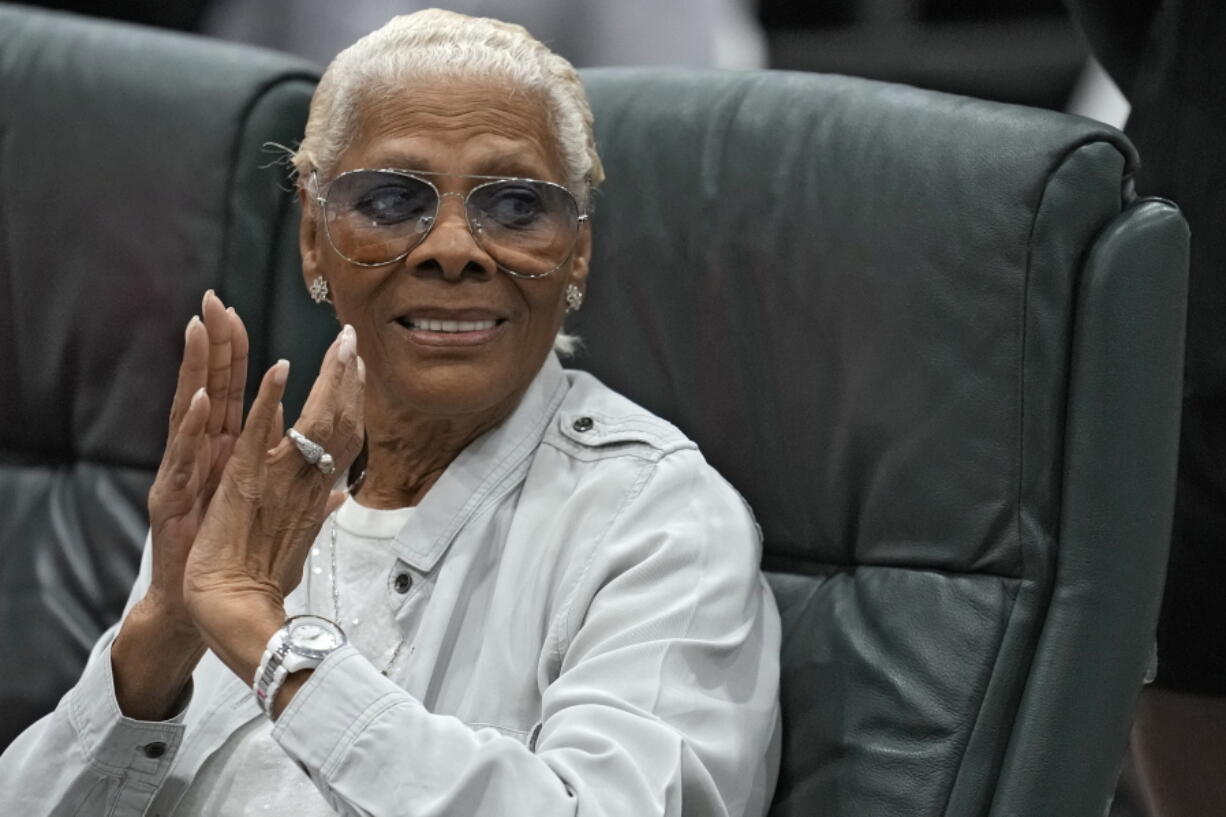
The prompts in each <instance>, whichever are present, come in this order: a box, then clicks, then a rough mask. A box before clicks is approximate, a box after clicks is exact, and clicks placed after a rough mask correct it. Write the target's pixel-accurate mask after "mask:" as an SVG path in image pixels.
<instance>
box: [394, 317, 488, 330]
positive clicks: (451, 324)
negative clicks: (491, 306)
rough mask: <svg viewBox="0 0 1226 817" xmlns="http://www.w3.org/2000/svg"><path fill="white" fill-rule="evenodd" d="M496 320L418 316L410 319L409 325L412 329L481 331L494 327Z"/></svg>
mask: <svg viewBox="0 0 1226 817" xmlns="http://www.w3.org/2000/svg"><path fill="white" fill-rule="evenodd" d="M494 324H495V321H492V320H485V321H436V320H430V319H422V318H418V319H415V320H411V321H409V327H410V328H412V329H421V330H424V331H427V332H481V331H484V330H486V329H493V328H494Z"/></svg>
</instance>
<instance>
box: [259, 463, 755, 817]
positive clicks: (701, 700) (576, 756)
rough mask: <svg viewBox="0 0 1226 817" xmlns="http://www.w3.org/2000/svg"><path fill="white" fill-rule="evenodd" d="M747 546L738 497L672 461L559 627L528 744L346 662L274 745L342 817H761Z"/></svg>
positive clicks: (347, 657) (328, 668) (609, 543)
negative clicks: (447, 712) (550, 674)
mask: <svg viewBox="0 0 1226 817" xmlns="http://www.w3.org/2000/svg"><path fill="white" fill-rule="evenodd" d="M562 512H566V511H565V510H563V511H562ZM576 512H582V511H581V509H579V510H577V511H576ZM758 547H759V542H758V536H757V532H756V528H755V525H754V523H753V520H752V517H751V516H750V514H749V511H748V509H747V508H746V506H745V505H744V503H743V501H742V500H741V499H740V497H739V496H738V495H737V494H736V493H735V491H733V490H732V489H731V488H730V487H729V486H728V485H727V483H725V482H724V481H723V480H722V479H721V478H720V477H719V476H718V475H717V474H716V473H715V472H714V471H713V470H712V469H711V468H709V467H708V466H707V465H706V464H705V462H704V461H703V460H702V458H701V456H700V455H699V454H698V453H697V452H696V451H693V450H684V451H678V452H674V453H672V454H669V455H667V456H665V457H664V458H663V459H661V460H660V461H659V462H658V463H657V464H656V465H655V466H654V467H653V469H652V471H651V473H650V474H649V475H648V476H646V477H645V478H643V479H641V480H639V481H638V482H637V483H636V484H635V486H634V487H633V488H631V489H630V491H629V493H628V494H627V495H626V496H625V497H624V498H623V500H622V501H621V503H620V506H619V508H618V509H617V511H616V512H615V513H614V515H613V518H612V522H611V524H610V525H609V527H608V528H607V529H606V533H605V535H604V536H603V537H602V539H601V541H599V542H595V543H594V547H593V548H592V550H591V551H590V552H591V554H592V556H591V558H590V559H589V561H588V563H587V566H586V568H585V570H584V571H583V575H582V577H581V578H580V579H579V581H578V582H577V583H576V584H575V585H574V592H573V593H572V601H571V602H570V603H569V604H568V605H565V606H564V607H563V608H562V609H561V611H560V612H559V613H558V614H557V616H558V617H560V618H562V619H564V621H565V622H566V623H564V624H563V625H562V626H561V627H560V628H559V631H560V632H562V633H564V634H565V635H564V636H563V637H562V638H561V639H560V640H559V643H557V644H556V645H554V646H555V647H556V649H557V650H558V653H559V658H560V662H559V664H558V666H559V668H560V669H559V671H558V673H557V677H556V678H555V679H553V680H552V681H551V682H550V683H549V685H548V686H547V688H546V689H545V690H544V693H543V704H542V716H541V724H540V727H539V735H537V736H536V737H535V740H534V741H532V742H530V743H529V745H524V743H521V742H520V741H518V740H516V739H514V738H511V737H508V736H505V735H502V734H499V733H497V732H495V731H493V730H488V729H473V728H471V727H469V726H468V725H466V724H464V723H462V722H461V721H459V720H457V719H455V718H452V717H450V716H444V715H436V714H432V713H431V712H429V711H427V710H426V709H425V708H424V707H423V706H422V705H421V704H420V703H419V702H418V701H417V700H416V699H414V698H413V697H412V696H410V695H409V694H408V693H407V692H405V691H404V690H402V689H400V688H399V687H398V686H397V685H396V684H395V683H394V682H392V681H390V680H388V679H387V678H384V677H383V676H382V675H381V674H380V673H379V672H378V671H377V670H376V669H375V668H374V667H373V666H372V665H371V664H370V663H369V662H368V661H367V660H366V659H364V658H363V657H362V656H361V655H360V654H359V653H358V652H357V651H356V650H354V649H353V648H352V647H346V648H343V649H342V650H338V651H337V652H336V653H334V654H333V655H331V656H329V657H328V659H327V660H325V661H324V663H323V664H321V665H320V667H319V668H318V669H317V670H316V671H315V673H314V674H313V676H312V677H311V678H310V679H309V680H308V681H307V683H306V684H304V685H303V687H302V688H301V690H300V691H299V692H298V694H297V695H296V696H295V697H294V700H293V701H292V702H291V703H290V705H289V706H288V707H287V708H286V710H285V711H284V712H283V713H282V715H281V717H280V719H279V720H278V722H277V724H276V727H275V729H274V730H273V737H274V739H276V740H277V741H278V742H279V743H280V744H281V746H282V747H283V748H284V749H285V750H286V751H287V752H288V753H289V754H290V755H291V756H292V757H293V758H295V759H296V760H297V761H298V762H299V764H300V765H301V766H302V767H303V769H304V770H306V772H307V773H308V774H309V775H310V776H311V778H312V779H313V780H314V782H315V784H316V786H317V787H318V788H319V789H320V791H321V792H323V794H324V796H325V797H326V798H327V799H328V800H329V802H330V803H331V804H332V806H333V808H335V809H337V811H338V812H340V813H342V814H345V815H372V816H374V817H383V816H384V815H388V816H389V817H390V815H393V814H414V815H419V816H420V817H442V815H447V817H477V815H486V814H502V815H524V817H529V815H531V817H552V816H553V815H585V816H586V817H603V816H604V815H626V814H633V815H636V817H637V816H638V815H643V816H644V817H645V816H646V815H671V816H673V817H678V816H679V815H704V817H706V816H707V815H710V816H712V817H714V816H716V815H738V817H739V815H755V816H756V815H761V814H764V813H765V810H766V807H767V805H768V803H769V800H770V796H771V790H772V788H773V783H774V777H773V776H774V772H775V769H776V768H777V748H778V745H777V741H778V717H779V713H778V704H777V697H778V679H779V666H778V662H779V620H778V612H777V610H776V609H775V605H774V600H773V598H772V597H771V595H770V591H769V589H768V588H767V586H766V583H765V581H764V580H763V578H762V576H761V573H760V571H759V566H758V559H759V552H758ZM551 648H552V647H551Z"/></svg>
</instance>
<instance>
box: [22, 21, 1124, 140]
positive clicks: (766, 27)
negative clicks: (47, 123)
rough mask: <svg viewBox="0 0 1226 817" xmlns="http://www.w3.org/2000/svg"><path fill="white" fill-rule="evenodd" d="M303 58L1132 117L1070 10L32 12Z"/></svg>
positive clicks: (1110, 119) (1120, 119)
mask: <svg viewBox="0 0 1226 817" xmlns="http://www.w3.org/2000/svg"><path fill="white" fill-rule="evenodd" d="M31 5H41V6H45V7H49V8H58V9H65V10H70V11H75V12H79V13H84V14H91V15H96V16H103V17H111V18H116V19H122V20H129V21H133V22H140V23H145V24H149V25H155V26H163V27H167V28H174V29H179V30H183V31H195V32H200V33H204V34H209V35H211V36H216V37H222V38H225V39H229V40H237V41H241V42H248V43H254V44H258V45H263V46H267V47H269V48H275V49H278V50H281V51H288V52H290V53H295V54H299V55H301V56H304V57H306V58H308V59H311V60H313V61H315V62H317V63H319V64H321V65H323V64H327V62H328V61H329V60H330V59H331V58H332V56H333V55H335V54H336V52H337V51H338V50H340V49H341V48H343V47H344V46H346V45H348V44H349V43H351V42H353V41H354V40H355V39H357V38H358V37H359V36H361V35H362V34H365V33H366V32H368V31H371V30H373V29H375V28H377V27H378V26H380V25H382V23H383V22H385V21H386V20H387V18H388V17H390V16H391V15H393V14H397V13H406V12H411V11H415V10H417V9H419V8H425V7H428V6H442V7H445V8H450V9H453V10H455V11H461V12H464V13H467V14H479V15H485V16H492V17H498V18H500V19H504V20H508V21H511V22H518V23H521V24H523V25H525V26H526V27H527V28H528V29H529V30H530V31H532V33H533V34H535V35H536V36H537V37H539V38H540V39H542V40H544V41H545V42H546V43H548V44H549V45H550V47H551V48H553V49H554V50H556V51H558V52H559V53H561V54H563V55H564V56H566V57H567V58H568V59H570V60H571V61H572V62H573V63H574V64H575V65H576V66H579V67H584V66H593V65H689V66H719V67H727V68H751V67H771V68H782V69H791V70H799V71H821V72H829V73H839V74H851V75H855V76H863V77H870V78H874V79H882V80H889V81H893V82H905V83H908V84H911V85H917V86H920V87H923V88H931V89H934V90H940V91H950V92H954V93H960V94H966V95H969V96H975V97H979V98H982V99H994V100H999V101H1003V102H1014V103H1020V104H1025V105H1033V106H1036V107H1042V108H1050V109H1054V110H1072V111H1074V112H1077V113H1082V114H1085V115H1090V116H1093V117H1095V118H1097V119H1102V120H1103V121H1107V122H1109V123H1111V124H1114V125H1120V124H1122V123H1123V121H1124V117H1125V115H1126V112H1127V107H1126V105H1125V104H1124V102H1123V98H1122V97H1121V96H1120V95H1119V94H1118V92H1117V91H1115V90H1114V86H1113V85H1111V83H1110V80H1109V79H1107V76H1106V74H1105V73H1103V72H1102V71H1101V70H1100V69H1098V68H1097V66H1096V64H1095V63H1093V61H1092V60H1091V59H1090V57H1089V50H1088V48H1087V46H1086V44H1085V41H1084V39H1083V38H1082V37H1081V36H1080V34H1079V33H1078V31H1077V30H1076V28H1075V27H1074V25H1073V23H1072V21H1071V20H1070V18H1069V14H1068V12H1067V10H1066V8H1065V7H1064V5H1063V4H1062V2H1061V0H810V2H797V0H434V2H425V1H423V0H348V2H345V3H337V2H333V0H109V1H108V0H51V2H41V3H31Z"/></svg>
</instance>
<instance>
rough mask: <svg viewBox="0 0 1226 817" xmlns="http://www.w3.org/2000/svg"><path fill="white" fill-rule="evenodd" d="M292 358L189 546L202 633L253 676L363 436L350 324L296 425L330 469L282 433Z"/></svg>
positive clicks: (192, 601)
mask: <svg viewBox="0 0 1226 817" xmlns="http://www.w3.org/2000/svg"><path fill="white" fill-rule="evenodd" d="M288 370H289V364H288V363H287V362H286V361H280V362H279V363H277V364H276V365H274V366H273V367H272V368H271V369H269V370H268V372H267V373H266V374H265V376H264V379H263V382H262V383H261V384H260V391H259V394H258V395H257V396H256V399H255V402H254V403H253V404H252V407H251V412H250V414H249V415H248V417H247V423H246V426H245V427H244V429H243V431H242V434H241V436H240V437H239V439H238V442H237V444H236V445H235V447H234V453H233V456H231V458H230V461H229V464H228V465H227V467H226V469H225V473H224V474H223V475H222V478H221V482H220V484H219V485H218V487H217V492H216V494H215V495H214V497H213V500H212V502H211V503H210V505H209V508H208V512H207V514H206V515H205V518H204V522H203V524H202V525H201V526H200V531H199V533H198V534H197V536H196V541H195V543H194V545H193V546H192V548H191V552H190V553H189V554H188V558H187V564H186V568H185V571H184V584H183V596H184V601H185V604H186V607H187V609H188V611H189V612H190V614H191V616H192V620H193V621H194V622H195V624H196V626H197V627H198V628H199V630H200V633H201V635H202V637H203V638H204V640H205V643H206V644H207V645H208V647H209V648H210V649H212V650H213V651H214V652H215V653H216V654H217V655H218V657H220V658H221V659H222V661H224V662H225V663H226V664H227V665H228V666H229V667H230V668H231V669H232V670H234V671H235V672H236V673H237V674H238V675H239V676H240V677H241V678H242V679H243V680H244V681H246V682H248V683H250V682H251V681H252V678H253V676H254V674H255V668H256V666H257V664H258V663H259V658H260V655H261V654H262V653H263V650H264V646H265V644H266V643H267V641H268V638H269V637H270V636H271V635H272V633H273V632H274V631H276V630H277V629H278V628H279V627H280V626H281V624H282V623H284V620H285V610H284V599H285V596H286V594H288V593H289V592H290V591H291V590H293V588H294V587H296V586H297V585H298V582H299V581H300V580H301V578H302V567H303V563H304V561H305V560H306V555H307V552H308V550H309V549H310V547H311V544H312V542H313V541H314V540H315V537H316V535H317V534H318V532H319V528H320V526H321V525H322V523H323V520H324V518H325V517H326V516H327V514H328V513H329V512H330V510H331V509H332V508H333V507H334V506H335V505H336V504H338V503H339V501H341V500H343V498H344V494H343V493H342V492H335V493H334V492H332V490H331V488H332V485H333V481H334V480H335V479H336V475H342V474H344V473H345V472H346V470H347V469H348V467H349V465H350V463H352V461H353V460H354V458H356V457H357V454H358V451H359V450H360V449H361V445H362V428H363V425H362V416H363V414H362V412H363V405H362V398H363V386H364V383H365V364H364V363H363V362H362V360H361V358H360V357H358V354H357V340H356V337H355V335H354V332H353V329H352V327H345V329H344V330H343V331H342V332H341V334H340V336H339V337H338V338H337V340H336V342H335V343H333V344H332V347H331V348H329V349H328V352H327V354H326V355H325V356H324V361H323V365H322V366H321V368H320V373H319V377H318V378H317V379H316V381H315V385H314V387H313V388H312V390H311V394H310V396H309V397H308V398H307V402H306V406H305V407H304V408H303V411H302V416H301V417H300V418H299V420H298V422H297V423H295V427H296V428H297V429H298V430H299V431H300V432H301V433H303V434H304V435H305V436H306V437H307V438H309V439H311V440H313V441H315V442H317V443H319V444H320V445H322V446H323V447H324V449H325V450H327V451H328V453H329V454H331V455H332V458H333V461H334V463H335V471H334V473H333V475H325V474H323V473H322V472H321V471H320V470H319V469H318V468H317V467H316V466H314V465H311V464H310V463H308V462H307V461H306V460H305V459H304V458H303V456H302V454H301V453H300V452H299V451H298V449H297V448H296V447H295V445H294V444H293V442H292V441H291V440H289V439H288V438H287V437H285V435H284V429H283V428H282V417H281V405H280V400H281V396H282V394H283V393H284V389H285V381H286V377H287V375H288Z"/></svg>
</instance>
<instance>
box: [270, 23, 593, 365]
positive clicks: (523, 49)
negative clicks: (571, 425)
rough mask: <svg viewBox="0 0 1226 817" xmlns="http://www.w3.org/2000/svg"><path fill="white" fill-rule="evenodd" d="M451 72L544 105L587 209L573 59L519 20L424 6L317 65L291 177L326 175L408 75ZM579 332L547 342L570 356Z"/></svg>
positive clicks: (588, 184)
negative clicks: (371, 110)
mask: <svg viewBox="0 0 1226 817" xmlns="http://www.w3.org/2000/svg"><path fill="white" fill-rule="evenodd" d="M423 78H424V79H456V80H476V81H487V82H495V83H505V84H506V85H508V86H510V87H511V88H514V89H516V90H519V91H523V92H525V93H526V95H528V96H529V97H531V96H536V97H537V98H538V99H540V100H541V102H542V103H543V104H544V109H545V114H546V117H547V120H548V126H549V130H550V133H551V135H552V136H553V141H554V145H555V147H556V149H557V150H558V152H559V154H560V158H561V160H562V166H563V168H564V172H565V173H566V185H567V187H569V188H570V189H571V191H572V192H573V193H574V194H575V195H576V197H577V198H578V199H579V206H580V207H581V208H582V209H584V210H585V211H586V210H588V209H590V206H591V202H590V195H591V191H592V190H593V189H594V188H595V187H596V186H597V185H598V184H600V182H601V181H603V180H604V168H603V167H602V165H601V163H600V156H599V155H598V154H597V152H596V139H595V136H594V134H593V131H592V109H591V106H590V105H589V104H588V99H587V93H586V92H585V91H584V90H583V83H582V82H581V81H580V79H579V73H578V72H577V71H576V70H575V68H574V66H573V65H571V64H570V62H569V61H567V60H566V59H565V58H564V57H561V56H559V55H557V54H555V53H553V52H552V51H550V50H549V48H548V47H546V46H545V44H544V43H542V42H541V41H540V40H538V39H536V38H535V37H533V36H532V35H531V34H529V33H528V30H527V29H525V28H524V27H523V26H519V25H514V24H511V23H504V22H501V21H499V20H492V19H489V18H486V17H469V16H467V15H464V14H458V13H456V12H452V11H443V10H442V9H426V10H424V11H419V12H417V13H415V14H406V15H401V16H398V17H393V18H392V19H391V20H389V21H388V22H387V23H386V24H385V25H384V26H383V27H382V28H380V29H378V30H376V31H373V32H371V33H370V34H367V35H366V36H365V37H363V38H362V39H360V40H358V41H357V42H355V43H354V44H353V45H351V46H349V47H348V48H346V49H345V50H344V51H342V52H341V53H340V54H337V55H336V58H335V59H333V60H332V63H331V64H330V65H329V66H328V68H327V70H326V71H324V75H323V77H322V78H321V79H320V81H319V85H318V87H316V89H315V94H314V96H312V97H311V109H310V114H309V115H308V117H307V124H306V134H305V136H304V137H303V139H302V144H301V145H299V147H298V150H297V151H296V152H295V153H294V155H293V159H292V161H293V164H294V169H295V170H296V171H297V174H298V180H299V184H307V183H308V182H309V179H310V176H311V172H312V171H314V172H315V173H317V174H318V175H319V177H320V178H321V179H324V180H326V179H330V178H331V177H332V174H333V171H334V170H335V167H336V163H337V161H338V160H339V159H340V156H341V154H342V153H344V152H345V149H346V148H348V147H349V145H350V144H351V143H352V140H353V139H354V138H355V137H356V136H357V133H358V128H359V127H360V126H361V116H362V112H363V111H364V110H365V109H366V108H367V107H369V106H373V105H377V104H379V103H380V102H381V101H382V100H384V99H386V98H387V97H388V96H390V95H393V94H395V93H396V91H397V90H398V89H401V88H403V87H404V86H405V85H407V84H409V83H410V82H413V81H416V80H421V79H423ZM578 344H579V339H578V338H577V337H575V336H573V335H568V334H566V333H564V332H559V333H558V336H557V339H556V340H555V341H554V348H555V349H556V350H557V351H558V353H559V354H562V355H569V354H572V353H573V352H574V351H576V349H577V348H578Z"/></svg>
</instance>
